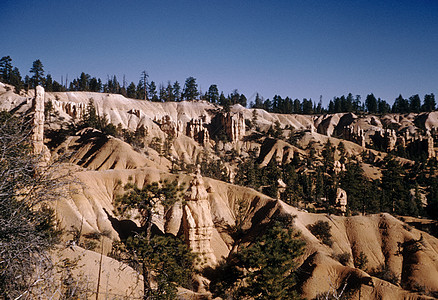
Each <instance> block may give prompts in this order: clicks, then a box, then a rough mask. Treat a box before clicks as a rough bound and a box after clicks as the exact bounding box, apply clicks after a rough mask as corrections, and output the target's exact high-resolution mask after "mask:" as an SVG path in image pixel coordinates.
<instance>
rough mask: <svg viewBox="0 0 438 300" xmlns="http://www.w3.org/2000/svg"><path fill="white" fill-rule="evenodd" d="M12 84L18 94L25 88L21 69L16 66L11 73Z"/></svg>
mask: <svg viewBox="0 0 438 300" xmlns="http://www.w3.org/2000/svg"><path fill="white" fill-rule="evenodd" d="M11 84H12V85H13V86H14V87H15V92H16V93H17V94H18V93H20V90H21V89H22V88H23V81H22V80H21V75H20V71H18V68H17V67H15V68H14V69H12V73H11Z"/></svg>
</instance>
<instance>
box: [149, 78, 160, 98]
mask: <svg viewBox="0 0 438 300" xmlns="http://www.w3.org/2000/svg"><path fill="white" fill-rule="evenodd" d="M148 97H149V98H148V99H149V100H151V101H153V102H158V101H159V100H160V99H159V98H158V95H157V86H156V85H155V82H153V81H151V83H149V91H148Z"/></svg>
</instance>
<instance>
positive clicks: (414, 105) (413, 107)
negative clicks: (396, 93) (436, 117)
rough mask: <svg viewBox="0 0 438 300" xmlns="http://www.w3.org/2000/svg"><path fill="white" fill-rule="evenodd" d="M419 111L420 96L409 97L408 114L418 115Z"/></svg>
mask: <svg viewBox="0 0 438 300" xmlns="http://www.w3.org/2000/svg"><path fill="white" fill-rule="evenodd" d="M420 110H421V99H420V96H418V94H417V95H413V96H411V97H409V112H414V113H419V112H420Z"/></svg>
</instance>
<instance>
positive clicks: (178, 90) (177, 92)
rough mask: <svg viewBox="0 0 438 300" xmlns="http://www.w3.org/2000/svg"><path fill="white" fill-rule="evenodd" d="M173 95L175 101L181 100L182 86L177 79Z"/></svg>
mask: <svg viewBox="0 0 438 300" xmlns="http://www.w3.org/2000/svg"><path fill="white" fill-rule="evenodd" d="M173 97H174V99H175V101H177V102H179V101H181V100H182V99H181V86H180V85H179V82H178V81H175V83H174V84H173Z"/></svg>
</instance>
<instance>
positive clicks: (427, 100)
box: [421, 93, 436, 112]
mask: <svg viewBox="0 0 438 300" xmlns="http://www.w3.org/2000/svg"><path fill="white" fill-rule="evenodd" d="M435 106H436V102H435V95H434V94H433V93H431V94H426V95H424V103H423V106H422V107H421V111H426V112H429V111H434V110H435Z"/></svg>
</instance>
